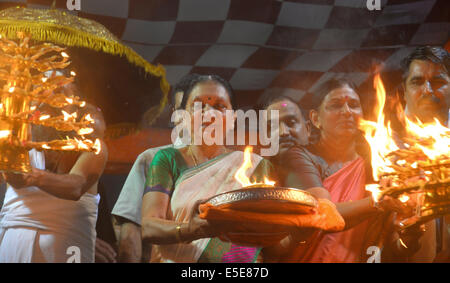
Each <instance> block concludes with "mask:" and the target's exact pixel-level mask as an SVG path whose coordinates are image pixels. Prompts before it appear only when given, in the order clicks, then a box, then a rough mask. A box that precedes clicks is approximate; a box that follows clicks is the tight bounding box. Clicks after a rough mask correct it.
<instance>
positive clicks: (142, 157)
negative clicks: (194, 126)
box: [111, 139, 184, 225]
mask: <svg viewBox="0 0 450 283" xmlns="http://www.w3.org/2000/svg"><path fill="white" fill-rule="evenodd" d="M167 147H175V148H181V147H184V145H183V143H182V142H181V139H177V140H176V141H175V144H173V145H172V144H171V145H164V146H160V147H155V148H149V149H147V150H146V151H144V152H142V153H141V154H139V156H138V158H137V159H136V161H135V162H134V164H133V167H132V168H131V171H130V173H129V174H128V177H127V179H126V181H125V184H124V185H123V187H122V191H121V192H120V195H119V198H118V199H117V202H116V204H115V205H114V208H113V210H112V212H111V213H112V214H113V215H116V216H120V217H123V218H125V219H128V220H130V221H132V222H134V223H136V224H138V225H141V208H142V197H143V195H144V189H145V184H146V181H147V178H146V176H147V172H148V169H149V167H150V164H151V163H152V160H153V157H154V156H155V154H156V153H157V152H158V151H159V150H161V149H163V148H167Z"/></svg>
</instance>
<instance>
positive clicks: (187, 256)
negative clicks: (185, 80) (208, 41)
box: [142, 76, 271, 262]
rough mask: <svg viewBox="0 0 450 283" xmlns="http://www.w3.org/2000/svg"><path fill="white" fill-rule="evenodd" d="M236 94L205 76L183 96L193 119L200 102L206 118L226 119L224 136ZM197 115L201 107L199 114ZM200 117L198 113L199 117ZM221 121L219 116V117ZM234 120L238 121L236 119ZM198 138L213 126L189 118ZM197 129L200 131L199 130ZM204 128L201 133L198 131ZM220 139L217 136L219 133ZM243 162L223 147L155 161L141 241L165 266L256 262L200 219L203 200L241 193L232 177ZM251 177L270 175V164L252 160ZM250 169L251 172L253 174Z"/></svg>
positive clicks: (249, 251) (192, 149) (250, 250)
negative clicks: (208, 113)
mask: <svg viewBox="0 0 450 283" xmlns="http://www.w3.org/2000/svg"><path fill="white" fill-rule="evenodd" d="M232 101H233V98H232V90H231V87H230V86H229V84H228V83H227V82H226V81H224V80H223V79H221V78H220V77H218V76H201V77H199V79H198V80H196V81H194V82H192V84H191V86H190V88H189V90H188V91H187V92H186V95H185V97H183V102H182V107H183V108H184V109H186V111H187V112H188V113H189V114H190V116H191V117H192V118H193V117H194V115H195V111H194V103H196V102H201V103H202V108H201V111H202V113H205V112H206V111H208V110H211V109H213V110H216V111H215V113H216V115H221V116H222V120H223V127H222V128H223V131H224V133H223V136H225V132H226V131H227V130H230V129H227V128H226V127H227V125H233V124H234V121H228V123H227V119H229V117H228V116H227V115H225V113H226V110H232ZM195 110H196V111H198V110H197V108H196V109H195ZM197 114H198V113H197ZM216 119H217V116H216ZM233 119H234V117H233ZM191 121H192V123H191V129H192V132H191V133H194V132H195V131H196V130H198V131H200V132H201V134H202V136H203V133H204V130H205V129H206V128H207V127H208V126H209V125H211V124H212V122H210V123H199V125H196V124H194V123H193V119H191ZM195 127H197V128H195ZM198 127H200V128H201V129H198ZM215 134H217V133H215ZM243 160H244V153H243V152H242V151H231V150H229V149H227V148H226V147H225V146H223V145H216V144H213V145H206V144H204V143H202V144H201V145H189V146H186V147H184V148H181V149H175V148H167V149H163V150H160V151H159V152H158V153H157V154H156V155H155V157H154V159H153V161H152V164H151V165H150V169H149V172H148V176H147V179H148V180H149V181H148V184H147V186H146V188H145V191H144V197H143V203H142V238H143V240H144V241H148V242H150V243H152V244H154V245H156V246H154V247H155V248H156V249H157V250H158V252H159V254H160V257H161V261H162V262H255V261H256V260H257V257H258V254H259V252H260V250H261V249H259V248H255V247H241V246H237V245H234V244H231V243H225V242H222V241H220V240H219V239H218V238H216V236H217V235H219V234H220V227H217V226H214V225H211V224H210V223H208V221H206V220H204V219H201V218H199V216H198V204H199V201H201V200H205V199H208V198H209V197H212V196H214V195H216V194H219V193H223V192H228V191H232V190H236V189H240V188H241V185H240V184H239V183H238V182H237V181H236V180H235V178H234V175H235V174H236V171H237V170H238V169H239V167H240V166H241V164H242V162H243ZM252 164H253V168H258V169H257V170H258V171H259V172H249V171H247V172H249V173H253V176H258V175H259V176H264V175H270V172H269V171H270V168H271V167H270V164H269V163H268V162H266V161H265V160H264V159H263V158H262V157H260V156H258V155H256V154H253V155H252ZM250 170H252V169H250Z"/></svg>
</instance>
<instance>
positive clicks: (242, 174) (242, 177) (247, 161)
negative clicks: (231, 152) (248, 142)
mask: <svg viewBox="0 0 450 283" xmlns="http://www.w3.org/2000/svg"><path fill="white" fill-rule="evenodd" d="M252 151H253V147H251V146H247V147H245V151H244V162H243V163H242V166H241V167H240V168H239V169H238V170H237V171H236V174H235V175H234V178H235V179H236V180H237V181H238V182H239V183H240V184H241V185H242V187H249V186H256V185H266V186H274V185H275V182H274V181H270V180H269V179H267V177H264V183H258V182H254V183H252V182H250V179H249V178H248V177H247V175H246V172H247V170H248V169H250V168H252V167H253V164H252V156H251V155H252Z"/></svg>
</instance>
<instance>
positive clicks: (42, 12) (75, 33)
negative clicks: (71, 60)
mask: <svg viewBox="0 0 450 283" xmlns="http://www.w3.org/2000/svg"><path fill="white" fill-rule="evenodd" d="M17 32H25V33H27V34H30V35H31V37H32V39H33V40H37V41H42V42H52V43H55V44H60V45H65V46H73V47H84V48H88V49H91V50H95V51H102V52H104V53H108V54H111V55H119V56H125V57H126V58H127V60H128V61H129V62H130V63H132V64H134V65H136V66H139V67H142V68H143V69H144V70H145V72H146V74H151V75H153V76H156V77H159V78H160V88H161V90H162V92H163V97H162V99H161V101H160V103H159V105H158V106H156V107H152V108H151V111H150V110H149V112H151V113H152V115H148V116H147V118H148V120H147V121H148V123H149V125H151V124H152V123H153V122H154V121H155V120H156V118H158V116H159V115H160V114H161V112H162V111H163V109H164V107H165V106H166V104H167V100H168V99H167V97H168V93H169V89H170V85H169V83H168V82H167V79H166V71H165V69H164V67H163V66H162V65H160V64H158V65H157V66H154V65H152V64H151V63H149V62H148V61H147V60H145V59H144V58H142V57H141V56H140V55H139V54H137V53H136V52H135V51H134V50H133V49H131V48H130V47H128V46H126V45H124V44H123V43H121V42H120V40H119V39H117V38H116V37H115V36H114V35H113V34H112V33H111V32H110V31H108V30H107V29H106V28H105V27H104V26H103V25H101V24H99V23H97V22H95V21H93V20H89V19H84V18H80V17H77V16H75V15H72V14H70V13H67V12H65V11H60V10H56V9H31V8H21V7H13V8H8V9H5V10H2V11H0V34H1V35H2V36H5V37H7V38H9V39H17V38H18V37H17Z"/></svg>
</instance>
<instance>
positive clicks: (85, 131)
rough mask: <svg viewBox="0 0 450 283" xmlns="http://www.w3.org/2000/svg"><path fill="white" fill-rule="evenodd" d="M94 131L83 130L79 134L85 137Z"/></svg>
mask: <svg viewBox="0 0 450 283" xmlns="http://www.w3.org/2000/svg"><path fill="white" fill-rule="evenodd" d="M93 131H94V129H93V128H83V129H79V130H78V132H77V133H78V134H79V135H81V136H83V135H89V134H90V133H92V132H93Z"/></svg>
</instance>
